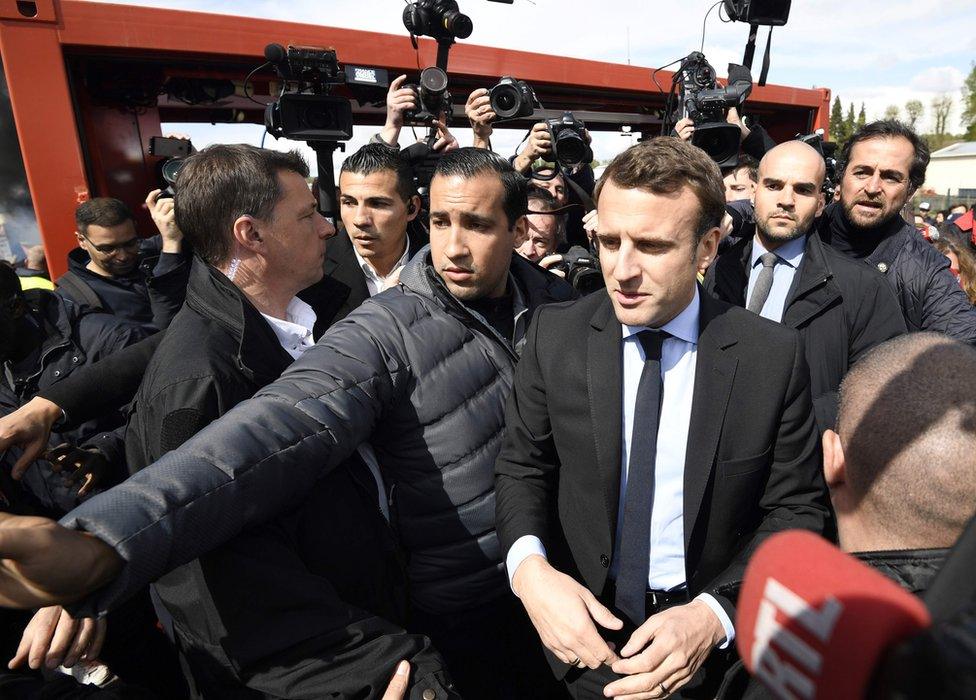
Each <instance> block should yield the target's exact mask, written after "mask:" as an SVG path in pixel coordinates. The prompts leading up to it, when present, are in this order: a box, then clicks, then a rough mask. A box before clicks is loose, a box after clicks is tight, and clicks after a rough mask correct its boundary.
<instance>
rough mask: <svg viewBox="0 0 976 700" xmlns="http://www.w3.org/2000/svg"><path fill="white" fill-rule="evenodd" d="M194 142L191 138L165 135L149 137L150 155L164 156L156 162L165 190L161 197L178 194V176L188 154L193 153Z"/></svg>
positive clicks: (160, 180) (160, 181) (161, 183)
mask: <svg viewBox="0 0 976 700" xmlns="http://www.w3.org/2000/svg"><path fill="white" fill-rule="evenodd" d="M193 152H194V150H193V144H192V143H190V140H189V139H174V138H169V137H163V136H153V137H152V138H150V139H149V155H151V156H156V157H157V158H162V160H161V161H159V162H158V163H157V164H156V172H157V175H158V176H159V184H160V185H162V187H163V191H162V193H161V194H160V195H159V198H160V199H165V198H167V197H172V196H173V195H175V194H176V178H177V176H178V175H179V174H180V170H182V169H183V164H184V163H185V162H186V158H187V156H189V155H190V154H192V153H193Z"/></svg>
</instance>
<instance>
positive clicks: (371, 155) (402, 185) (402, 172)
mask: <svg viewBox="0 0 976 700" xmlns="http://www.w3.org/2000/svg"><path fill="white" fill-rule="evenodd" d="M383 170H392V171H393V172H394V173H396V176H397V193H399V195H400V197H401V198H402V199H403V201H404V202H407V201H409V200H410V198H411V197H413V196H414V195H416V194H417V186H416V184H414V180H413V168H411V167H410V163H409V162H408V161H407V159H406V158H404V157H403V156H402V155H401V154H400V151H398V150H397V149H395V148H391V147H390V146H387V145H386V144H385V143H367V144H366V145H365V146H363V147H362V148H360V149H359V150H358V151H356V152H355V153H353V154H352V155H351V156H349V157H348V158H346V159H345V161H343V163H342V170H340V171H339V177H342V173H354V174H356V175H372V174H373V173H377V172H380V171H383Z"/></svg>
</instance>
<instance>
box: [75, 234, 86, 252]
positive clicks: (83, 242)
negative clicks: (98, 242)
mask: <svg viewBox="0 0 976 700" xmlns="http://www.w3.org/2000/svg"><path fill="white" fill-rule="evenodd" d="M75 238H77V239H78V245H79V246H81V247H82V248H83V249H85V250H88V246H87V245H86V244H87V243H88V241H86V240H85V237H84V236H82V235H81V232H80V231H75Z"/></svg>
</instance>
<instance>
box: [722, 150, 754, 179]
mask: <svg viewBox="0 0 976 700" xmlns="http://www.w3.org/2000/svg"><path fill="white" fill-rule="evenodd" d="M743 168H745V169H746V170H747V171H748V173H749V179H750V180H752V181H753V182H755V183H758V182H759V161H757V160H756V159H755V158H753V157H752V156H746V155H742V156H739V162H738V163H737V164H736V165H730V166H729V167H727V168H722V177H726V176H727V175H731V174H732V173H737V172H739V171H740V170H742V169H743Z"/></svg>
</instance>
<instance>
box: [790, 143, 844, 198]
mask: <svg viewBox="0 0 976 700" xmlns="http://www.w3.org/2000/svg"><path fill="white" fill-rule="evenodd" d="M795 138H796V140H797V141H802V142H803V143H805V144H807V145H808V146H812V147H813V148H814V149H815V150H816V151H817V153H819V154H820V157H821V158H823V159H824V171H825V173H824V181H823V186H822V187H821V188H820V189H821V191H822V192H823V194H824V200H825V202H826V203H827V204H830V203H831V202H832V201H833V199H834V194H835V193H836V190H837V185H836V183H837V175H838V172H837V144H836V143H834V142H833V141H831V142H827V141H824V140H823V130H822V129H818V130H817V131H815V132H814V133H812V134H797V135H796V137H795Z"/></svg>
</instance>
